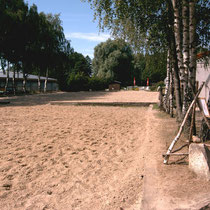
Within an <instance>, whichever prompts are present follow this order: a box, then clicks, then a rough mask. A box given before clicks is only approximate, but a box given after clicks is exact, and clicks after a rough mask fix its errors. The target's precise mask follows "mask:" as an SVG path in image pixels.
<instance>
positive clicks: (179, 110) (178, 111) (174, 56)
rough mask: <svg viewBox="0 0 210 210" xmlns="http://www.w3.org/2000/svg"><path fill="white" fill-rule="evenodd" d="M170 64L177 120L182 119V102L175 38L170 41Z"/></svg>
mask: <svg viewBox="0 0 210 210" xmlns="http://www.w3.org/2000/svg"><path fill="white" fill-rule="evenodd" d="M171 44H172V46H171V47H172V51H171V52H172V64H173V76H174V91H175V98H176V114H177V121H178V122H181V120H182V102H181V89H180V79H179V67H178V60H177V54H176V48H175V40H173V41H172V43H171Z"/></svg>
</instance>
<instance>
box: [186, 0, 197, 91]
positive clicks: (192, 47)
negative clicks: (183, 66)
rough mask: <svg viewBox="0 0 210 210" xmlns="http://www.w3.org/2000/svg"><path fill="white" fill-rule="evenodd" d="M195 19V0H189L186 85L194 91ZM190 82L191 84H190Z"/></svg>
mask: <svg viewBox="0 0 210 210" xmlns="http://www.w3.org/2000/svg"><path fill="white" fill-rule="evenodd" d="M195 35H196V19H195V0H190V1H189V54H190V56H189V58H190V63H189V81H190V82H188V85H189V87H190V88H191V90H192V91H194V92H195V75H196V40H195ZM191 84H192V85H191Z"/></svg>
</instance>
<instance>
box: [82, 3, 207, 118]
mask: <svg viewBox="0 0 210 210" xmlns="http://www.w3.org/2000/svg"><path fill="white" fill-rule="evenodd" d="M86 1H87V2H89V3H90V4H91V7H92V8H93V9H94V12H95V17H98V19H99V26H100V28H101V30H103V29H105V28H106V29H108V30H110V31H111V33H112V35H113V36H114V37H120V38H123V39H125V40H127V41H128V42H129V43H130V44H131V46H132V48H133V49H134V50H135V51H136V52H140V53H145V52H148V54H152V55H154V56H156V55H157V58H158V56H160V58H161V53H163V54H165V52H168V53H167V56H166V55H165V56H164V57H165V58H166V57H167V79H166V94H165V96H164V109H165V110H166V112H168V113H170V114H171V116H172V115H173V109H174V104H176V106H175V108H176V116H177V120H178V121H181V120H182V119H183V117H184V115H185V113H186V111H187V109H188V107H189V105H190V103H191V102H192V100H193V97H194V94H195V92H196V83H195V73H196V54H197V53H198V52H199V51H203V50H205V49H207V50H209V19H210V17H209V16H210V3H209V1H206V0H158V1H152V0H126V1H124V0H118V1H113V0H105V1H104V0H86ZM154 58H155V57H154ZM153 61H154V60H153V59H151V62H153ZM158 65H162V64H158ZM146 66H147V64H146ZM148 66H151V65H150V64H149V63H148ZM150 70H151V71H152V68H151V69H150ZM174 99H175V102H174V101H173V100H174Z"/></svg>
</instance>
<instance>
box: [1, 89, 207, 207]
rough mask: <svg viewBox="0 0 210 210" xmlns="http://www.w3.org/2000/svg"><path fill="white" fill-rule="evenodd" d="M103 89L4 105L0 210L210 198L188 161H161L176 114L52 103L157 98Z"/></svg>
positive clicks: (167, 203)
mask: <svg viewBox="0 0 210 210" xmlns="http://www.w3.org/2000/svg"><path fill="white" fill-rule="evenodd" d="M126 93H127V94H126ZM74 94H75V95H74ZM103 94H104V95H103V96H102V95H100V94H99V93H98V92H97V93H88V94H86V93H79V95H76V93H73V94H67V93H59V94H53V95H36V96H29V97H22V98H21V97H20V98H10V100H11V104H10V105H5V106H1V107H0V115H1V116H0V117H1V126H0V133H1V135H0V154H1V155H0V209H1V210H12V209H20V210H22V209H27V210H32V209H34V210H39V209H40V210H41V209H56V210H71V209H72V210H89V209H91V210H99V209H100V210H115V209H116V210H137V209H140V208H142V209H160V210H164V209H167V210H168V209H176V208H177V207H180V209H182V208H184V207H186V206H188V207H189V205H191V206H195V204H196V203H199V202H200V203H201V202H204V201H205V202H208V198H209V196H208V192H210V184H208V183H206V182H204V181H202V180H198V179H197V177H196V176H195V175H194V174H192V173H191V172H189V170H188V168H187V166H186V165H184V164H180V165H170V166H165V165H163V164H162V157H161V155H162V153H163V152H165V151H166V148H167V147H168V145H169V144H170V142H171V138H172V137H173V136H174V135H175V134H176V129H177V124H176V122H175V120H174V119H170V118H169V117H168V116H167V115H165V114H163V113H161V112H159V111H157V110H153V109H152V107H145V108H142V107H141V108H139V107H98V106H57V105H50V104H49V103H50V101H66V100H67V101H68V100H69V101H73V100H76V101H77V100H79V101H81V100H88V101H101V100H102V98H103V100H104V101H113V102H116V101H125V102H129V101H131V102H134V101H138V102H139V101H142V102H145V101H147V102H149V98H150V100H151V101H152V102H153V101H157V93H153V94H152V93H150V92H141V91H140V92H134V91H133V92H117V93H116V94H115V93H103ZM74 96H77V97H76V98H75V97H74ZM119 98H120V99H119ZM177 174H179V176H177ZM198 191H199V195H198V193H197V192H198ZM206 194H207V195H206ZM201 198H202V199H203V200H202V199H201ZM189 201H190V203H189ZM192 209H193V208H192ZM195 209H196V208H195Z"/></svg>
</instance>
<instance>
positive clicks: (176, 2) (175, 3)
mask: <svg viewBox="0 0 210 210" xmlns="http://www.w3.org/2000/svg"><path fill="white" fill-rule="evenodd" d="M172 5H173V10H174V36H175V43H176V45H175V46H176V53H177V60H178V67H179V69H180V79H181V82H182V81H183V79H184V78H183V75H184V69H183V56H182V45H181V40H182V38H181V34H182V33H181V26H180V24H181V21H180V19H181V18H180V14H179V7H180V1H179V0H172Z"/></svg>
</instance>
